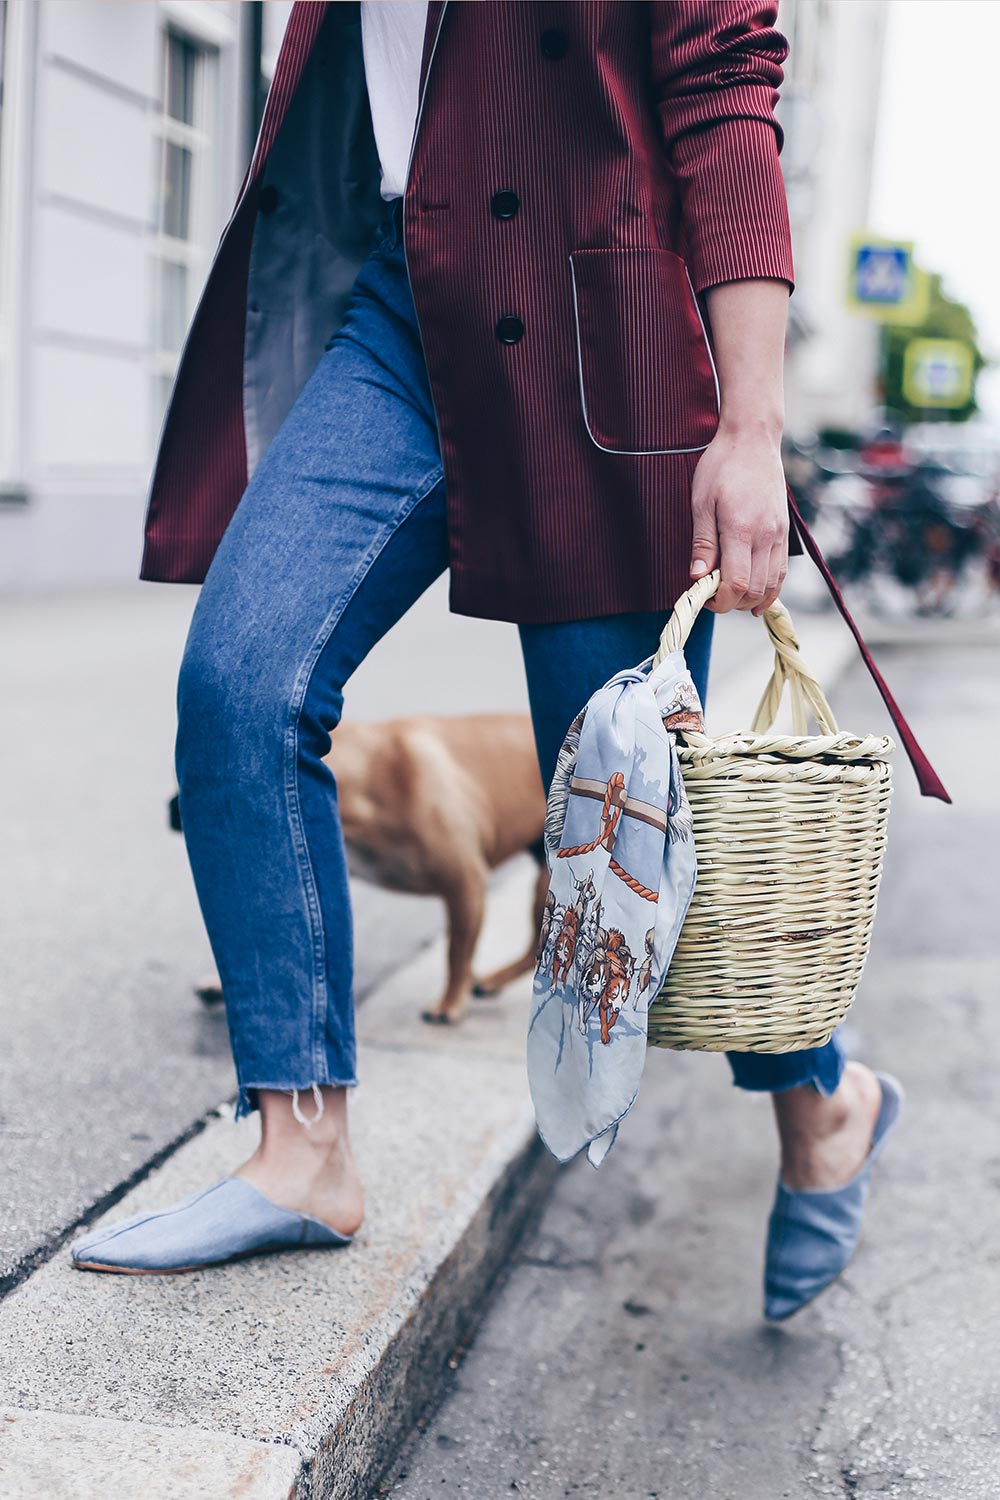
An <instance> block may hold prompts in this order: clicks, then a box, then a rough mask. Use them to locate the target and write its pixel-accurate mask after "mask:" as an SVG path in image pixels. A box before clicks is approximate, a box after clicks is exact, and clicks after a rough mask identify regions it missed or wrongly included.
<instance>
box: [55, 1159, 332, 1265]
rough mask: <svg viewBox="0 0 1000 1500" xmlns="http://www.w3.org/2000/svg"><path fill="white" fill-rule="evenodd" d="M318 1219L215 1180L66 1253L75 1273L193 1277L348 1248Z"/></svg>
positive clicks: (239, 1182) (247, 1187) (228, 1180)
mask: <svg viewBox="0 0 1000 1500" xmlns="http://www.w3.org/2000/svg"><path fill="white" fill-rule="evenodd" d="M352 1238H353V1236H352V1235H349V1234H339V1233H338V1232H337V1230H336V1229H331V1228H330V1227H329V1226H328V1225H327V1224H323V1223H322V1222H321V1221H320V1220H319V1219H312V1218H310V1217H309V1216H308V1215H307V1214H299V1213H294V1212H293V1211H292V1210H291V1209H288V1208H279V1207H278V1205H277V1204H276V1203H272V1202H271V1200H270V1198H265V1196H264V1194H263V1193H262V1192H260V1191H259V1189H257V1188H255V1187H254V1186H253V1184H252V1183H249V1182H247V1180H246V1179H245V1178H244V1177H223V1178H221V1179H220V1181H219V1182H216V1183H213V1184H212V1186H211V1187H207V1188H202V1190H201V1191H200V1192H198V1193H192V1194H191V1196H190V1197H188V1198H182V1199H181V1200H180V1201H179V1202H178V1203H174V1204H172V1205H171V1207H170V1208H164V1209H161V1210H160V1211H159V1212H158V1213H151V1214H150V1213H146V1214H135V1215H133V1216H132V1218H129V1219H119V1220H117V1222H116V1223H113V1224H108V1225H107V1226H106V1227H105V1228H103V1229H96V1230H94V1231H93V1233H91V1234H85V1235H82V1236H81V1238H80V1239H78V1240H74V1242H73V1243H72V1245H70V1255H71V1257H72V1261H73V1265H74V1266H75V1267H76V1269H77V1270H78V1271H119V1272H121V1273H123V1274H131V1275H135V1276H142V1275H147V1276H151V1275H155V1274H156V1273H157V1272H173V1271H198V1270H200V1269H201V1267H202V1266H217V1265H219V1264H220V1263H221V1262H223V1261H227V1260H239V1259H241V1258H242V1257H243V1256H246V1255H259V1254H262V1253H264V1252H266V1251H269V1250H293V1249H299V1248H304V1247H306V1246H333V1245H349V1244H350V1243H351V1240H352Z"/></svg>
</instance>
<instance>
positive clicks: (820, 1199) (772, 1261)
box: [764, 1073, 903, 1322]
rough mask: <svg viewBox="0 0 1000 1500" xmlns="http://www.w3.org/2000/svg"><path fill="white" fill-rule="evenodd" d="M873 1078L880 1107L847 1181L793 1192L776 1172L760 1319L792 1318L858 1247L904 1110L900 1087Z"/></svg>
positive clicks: (885, 1079)
mask: <svg viewBox="0 0 1000 1500" xmlns="http://www.w3.org/2000/svg"><path fill="white" fill-rule="evenodd" d="M875 1076H876V1077H877V1079H878V1081H879V1083H880V1084H881V1086H882V1104H881V1107H880V1109H879V1112H878V1116H877V1118H876V1120H875V1128H874V1130H873V1131H872V1144H871V1147H870V1149H869V1152H868V1155H867V1157H866V1158H865V1161H864V1163H863V1165H862V1166H861V1167H860V1168H859V1169H858V1171H857V1172H856V1173H855V1175H854V1176H853V1177H852V1178H851V1180H850V1182H846V1183H845V1184H844V1186H843V1187H839V1188H826V1189H824V1188H803V1189H801V1190H800V1191H799V1192H793V1191H792V1190H791V1189H790V1188H787V1187H786V1186H785V1184H784V1183H783V1182H782V1180H781V1176H780V1174H779V1177H778V1191H777V1194H776V1196H775V1200H774V1207H773V1208H772V1210H771V1218H770V1221H769V1223H768V1226H767V1255H766V1260H765V1266H764V1316H765V1318H768V1319H769V1320H770V1321H772V1322H778V1321H780V1320H781V1319H783V1318H789V1317H791V1315H792V1313H795V1312H798V1310H799V1308H800V1307H805V1305H806V1303H807V1302H811V1301H812V1300H813V1298H814V1297H818V1296H819V1294H820V1292H822V1291H824V1290H825V1289H826V1288H827V1287H828V1286H829V1285H830V1283H831V1281H835V1280H836V1279H837V1277H838V1276H839V1275H840V1273H841V1272H842V1271H843V1270H844V1269H845V1267H846V1266H847V1263H848V1261H849V1260H850V1259H851V1257H852V1255H853V1254H854V1252H855V1250H856V1249H857V1245H858V1240H859V1238H860V1236H861V1221H862V1219H863V1217H864V1211H865V1203H866V1201H867V1198H868V1189H869V1187H870V1185H871V1174H872V1168H873V1167H874V1166H875V1163H876V1162H877V1161H878V1158H879V1156H880V1155H881V1154H882V1150H883V1148H884V1146H885V1143H886V1141H887V1140H888V1139H889V1136H890V1134H891V1132H892V1129H893V1127H894V1126H895V1124H896V1122H897V1121H898V1119H899V1116H900V1113H901V1111H902V1108H903V1087H902V1084H900V1083H899V1081H898V1080H897V1079H895V1078H892V1077H891V1076H890V1075H889V1074H888V1073H877V1074H876V1075H875Z"/></svg>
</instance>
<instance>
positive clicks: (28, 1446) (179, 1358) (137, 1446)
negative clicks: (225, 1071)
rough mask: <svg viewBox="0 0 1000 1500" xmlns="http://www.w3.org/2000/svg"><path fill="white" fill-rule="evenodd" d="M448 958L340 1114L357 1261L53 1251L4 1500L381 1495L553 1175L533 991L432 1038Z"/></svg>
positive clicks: (172, 1173) (160, 1198) (138, 1205)
mask: <svg viewBox="0 0 1000 1500" xmlns="http://www.w3.org/2000/svg"><path fill="white" fill-rule="evenodd" d="M755 623H756V622H755ZM801 624H802V630H801V635H802V639H803V650H804V653H805V655H806V659H807V660H808V661H809V662H810V665H811V666H812V667H813V670H814V671H816V673H817V675H818V676H819V677H820V680H821V682H822V683H823V685H824V687H825V688H827V689H828V690H829V689H832V688H833V687H834V686H835V683H836V678H837V677H838V676H839V675H840V673H841V672H842V671H843V669H844V668H845V667H846V666H847V665H848V664H849V663H850V661H851V660H852V658H853V652H854V643H853V641H852V640H851V638H850V636H849V635H848V633H847V631H846V630H844V629H843V627H842V625H841V623H840V621H839V620H831V619H829V618H828V617H805V618H804V620H803V621H802V622H801ZM760 663H761V669H760V671H759V672H758V670H757V667H756V665H755V666H754V669H753V670H752V671H746V670H744V669H743V666H742V664H741V667H740V670H738V671H734V672H732V673H730V674H728V675H724V676H723V677H722V679H721V681H720V682H719V684H718V686H717V688H716V690H715V694H714V699H715V701H714V702H713V704H712V706H711V708H710V719H711V721H712V722H711V724H710V728H711V731H712V732H721V731H722V729H724V728H726V727H728V726H729V725H734V726H736V725H738V726H739V727H745V726H746V724H747V723H749V717H747V715H746V711H745V706H744V700H748V701H750V705H751V707H750V712H752V708H753V706H754V705H755V704H756V700H757V698H758V697H759V695H760V691H761V690H762V688H763V686H764V681H765V680H766V674H767V671H769V670H770V660H769V653H768V652H767V650H766V645H765V647H764V648H763V650H762V653H761V657H760ZM533 880H534V870H533V866H531V864H530V861H528V860H527V859H524V860H523V861H519V862H518V863H517V864H516V865H514V866H512V868H511V871H510V874H509V875H508V876H506V877H505V878H503V879H501V880H500V881H499V882H498V884H497V887H496V889H495V890H494V892H493V895H492V899H491V903H490V912H489V914H488V918H487V929H486V932H485V933H484V939H483V948H482V949H481V958H482V961H484V962H486V963H489V962H490V960H491V958H493V957H495V958H496V960H497V961H503V959H504V958H505V957H508V958H509V956H510V949H511V947H513V946H518V945H519V944H520V941H521V929H522V928H526V926H527V922H528V912H529V909H530V889H531V886H532V885H533ZM513 933H516V934H517V943H516V944H515V943H514V941H513V939H512V934H513ZM443 963H444V959H443V945H442V944H441V943H440V942H438V943H436V944H434V945H433V946H432V947H431V948H428V949H426V950H424V951H423V952H422V953H419V954H417V955H416V956H415V957H414V959H413V960H412V961H411V962H409V963H408V964H407V966H406V967H405V968H404V969H403V970H401V971H399V972H398V973H396V974H395V975H393V976H392V977H391V978H390V979H389V980H387V981H385V982H383V984H382V985H380V986H379V987H378V988H377V990H376V991H375V992H374V993H373V994H372V995H371V996H370V997H369V999H368V1000H367V1001H366V1003H365V1004H364V1006H362V1007H361V1009H360V1011H359V1015H358V1035H359V1047H360V1051H361V1070H360V1072H361V1076H362V1078H363V1080H364V1083H363V1085H362V1087H360V1088H359V1089H358V1091H357V1098H356V1100H355V1102H354V1109H353V1111H352V1118H353V1119H354V1121H355V1130H354V1133H355V1136H356V1139H357V1142H358V1147H359V1156H360V1158H361V1166H362V1172H363V1175H364V1177H365V1179H366V1181H367V1182H369V1184H370V1189H369V1220H368V1224H367V1225H366V1228H365V1230H364V1231H363V1232H362V1234H361V1235H360V1236H359V1242H358V1244H357V1245H355V1246H353V1247H352V1248H351V1249H350V1250H347V1251H338V1252H337V1253H336V1254H335V1255H329V1254H327V1255H324V1254H321V1253H317V1252H312V1253H310V1252H294V1253H290V1254H287V1255H283V1256H272V1257H258V1258H256V1259H254V1260H248V1261H244V1262H240V1263H237V1264H234V1265H231V1266H227V1267H221V1268H216V1269H215V1270H211V1271H206V1272H199V1273H195V1274H193V1275H188V1276H181V1277H109V1276H99V1275H93V1274H90V1275H83V1274H81V1273H79V1272H76V1271H74V1270H72V1268H71V1267H70V1266H69V1263H68V1257H67V1254H66V1252H65V1250H63V1251H60V1252H59V1254H58V1255H57V1256H56V1257H55V1258H54V1259H53V1260H51V1261H50V1262H49V1263H48V1264H47V1265H45V1266H43V1267H41V1268H40V1269H39V1270H37V1271H36V1272H34V1273H33V1274H32V1275H31V1276H29V1277H28V1278H27V1280H26V1281H25V1282H24V1283H23V1284H22V1285H21V1286H20V1287H18V1288H17V1289H16V1290H15V1291H14V1292H13V1293H12V1294H11V1295H10V1296H9V1297H8V1298H7V1299H6V1300H5V1301H4V1302H3V1304H2V1305H0V1392H2V1398H0V1399H3V1400H4V1401H6V1402H7V1403H8V1406H7V1408H6V1410H5V1411H4V1412H0V1438H2V1441H0V1493H2V1494H3V1496H4V1500H29V1497H30V1500H34V1497H35V1496H36V1495H38V1494H40V1493H41V1494H44V1495H45V1496H46V1500H104V1496H105V1495H106V1494H107V1493H110V1492H116V1491H120V1490H123V1489H127V1488H129V1487H130V1485H129V1481H130V1480H134V1481H135V1483H136V1485H137V1486H138V1484H139V1483H140V1482H141V1487H142V1491H143V1494H144V1496H145V1497H146V1500H237V1497H239V1500H318V1497H320V1496H323V1497H329V1500H364V1497H367V1496H368V1495H369V1494H370V1493H371V1490H372V1488H373V1486H374V1485H375V1484H376V1483H377V1481H378V1479H379V1477H380V1476H381V1475H382V1474H383V1473H384V1472H385V1471H386V1468H387V1467H388V1465H389V1464H390V1463H391V1460H392V1458H393V1456H394V1454H395V1452H396V1451H397V1449H398V1447H399V1444H400V1443H401V1441H402V1439H403V1438H404V1437H405V1436H406V1435H407V1433H408V1432H409V1431H410V1430H411V1429H412V1427H413V1425H414V1423H415V1421H416V1419H417V1417H418V1416H419V1414H420V1412H421V1410H422V1409H423V1408H425V1407H426V1405H427V1403H428V1402H429V1401H430V1400H432V1398H433V1397H434V1396H435V1394H436V1392H437V1390H438V1388H439V1383H440V1380H441V1377H442V1375H443V1372H444V1370H445V1368H446V1365H447V1362H448V1361H449V1358H450V1356H452V1355H453V1354H455V1352H456V1351H457V1350H458V1349H459V1348H460V1346H461V1344H462V1343H463V1341H465V1340H466V1339H467V1338H468V1336H469V1335H470V1333H471V1332H472V1330H473V1329H474V1328H475V1326H476V1324H477V1323H478V1321H479V1318H480V1316H481V1314H482V1311H483V1303H484V1299H485V1296H486V1294H487V1292H488V1290H489V1288H490V1286H491V1284H492V1283H493V1281H494V1279H495V1277H496V1275H497V1273H498V1272H499V1271H500V1269H501V1268H502V1267H503V1265H504V1263H505V1262H506V1260H507V1258H508V1256H509V1255H510V1253H511V1251H512V1249H513V1247H514V1246H515V1245H516V1243H517V1241H518V1238H519V1237H520V1235H521V1233H522V1231H523V1229H524V1228H525V1226H526V1224H527V1223H528V1222H529V1220H530V1218H531V1217H532V1215H533V1214H534V1212H535V1211H536V1210H538V1209H539V1208H540V1207H541V1205H542V1203H543V1201H544V1200H545V1198H546V1196H547V1194H548V1191H549V1189H550V1187H551V1185H552V1183H553V1182H554V1180H555V1178H556V1176H557V1174H558V1171H559V1168H558V1166H557V1164H556V1163H555V1161H554V1160H553V1159H552V1158H551V1157H550V1156H549V1154H548V1153H547V1152H546V1151H545V1149H544V1147H543V1146H542V1145H541V1143H540V1141H539V1140H538V1138H537V1135H536V1133H535V1129H534V1120H533V1114H532V1111H531V1107H530V1100H529V1099H528V1095H527V1085H526V1079H525V1075H524V1064H523V1049H524V1030H525V1025H526V1018H527V1010H528V1003H529V995H530V980H525V981H524V982H523V983H522V984H521V985H518V986H516V987H514V988H513V989H512V990H511V991H510V992H509V993H508V994H507V995H506V996H505V997H504V998H503V999H502V1000H499V1001H477V1002H475V1004H474V1005H473V1006H472V1009H471V1012H470V1015H469V1018H468V1020H467V1021H466V1023H465V1024H464V1025H463V1026H462V1027H460V1028H458V1029H457V1030H452V1029H450V1028H428V1027H427V1026H426V1025H424V1024H423V1023H422V1022H421V1021H420V1019H419V1010H420V1007H421V1004H423V1003H426V1000H427V998H428V996H431V995H433V994H435V993H436V992H437V990H438V988H439V985H440V982H441V978H442V975H443ZM255 1134H256V1123H255V1122H254V1121H253V1120H244V1121H241V1122H239V1124H238V1125H234V1124H233V1123H232V1120H231V1118H230V1117H228V1116H227V1117H226V1118H221V1119H215V1120H211V1121H210V1122H209V1123H208V1125H207V1126H206V1128H205V1129H204V1130H203V1131H202V1132H200V1134H198V1135H197V1136H196V1137H195V1138H193V1139H191V1140H189V1141H188V1142H187V1143H186V1144H185V1145H184V1146H182V1147H181V1148H180V1150H179V1151H177V1152H176V1153H175V1154H174V1156H173V1157H172V1158H170V1160H168V1161H167V1162H165V1163H164V1164H163V1165H162V1166H160V1167H159V1168H158V1169H157V1170H156V1171H155V1172H154V1173H152V1174H151V1175H150V1176H149V1177H148V1178H147V1179H145V1180H144V1181H143V1182H142V1183H140V1184H139V1185H138V1186H137V1187H135V1188H133V1189H132V1190H131V1191H130V1192H129V1193H128V1194H126V1195H125V1197H124V1198H123V1199H122V1201H121V1202H119V1203H117V1204H116V1206H115V1208H114V1210H113V1212H112V1213H110V1214H108V1215H105V1217H106V1218H109V1219H110V1218H117V1217H119V1216H122V1215H125V1214H129V1213H134V1212H145V1211H148V1210H150V1209H156V1208H158V1207H160V1206H163V1205H165V1204H166V1203H169V1202H171V1201H173V1199H175V1198H176V1197H177V1196H180V1194H181V1193H183V1192H188V1191H191V1190H192V1189H193V1188H194V1187H197V1186H199V1185H202V1184H204V1183H205V1182H208V1181H210V1180H212V1176H213V1175H214V1176H220V1175H224V1174H225V1173H226V1172H228V1171H231V1170H232V1169H233V1168H234V1167H235V1165H236V1164H237V1163H238V1162H239V1161H240V1160H241V1159H242V1158H243V1157H244V1156H245V1155H246V1154H247V1149H248V1146H249V1148H250V1149H252V1145H253V1140H254V1137H255Z"/></svg>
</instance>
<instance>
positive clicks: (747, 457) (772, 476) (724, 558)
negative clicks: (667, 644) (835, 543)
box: [691, 426, 788, 616]
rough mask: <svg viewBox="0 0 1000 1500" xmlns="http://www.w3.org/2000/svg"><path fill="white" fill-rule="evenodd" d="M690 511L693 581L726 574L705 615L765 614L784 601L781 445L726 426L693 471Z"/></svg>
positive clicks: (785, 567)
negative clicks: (709, 612) (738, 611)
mask: <svg viewBox="0 0 1000 1500" xmlns="http://www.w3.org/2000/svg"><path fill="white" fill-rule="evenodd" d="M691 509H692V513H693V518H694V543H693V546H692V549H691V576H692V578H701V577H702V576H703V575H704V574H705V573H710V572H711V571H712V569H713V568H721V570H722V582H721V584H720V585H719V590H718V592H717V594H716V595H715V598H714V599H712V600H710V601H709V603H708V604H707V605H706V606H705V607H706V609H711V610H714V611H715V612H716V613H717V614H725V613H726V612H727V611H728V610H731V609H748V610H751V611H752V612H753V613H754V614H755V615H758V616H759V615H762V614H763V613H764V610H765V609H767V608H768V607H769V606H770V605H772V604H773V603H774V601H775V599H777V597H778V595H779V593H780V592H781V585H782V584H783V582H784V581H785V574H786V573H787V571H788V501H787V497H786V494H785V475H784V470H783V468H782V465H781V446H780V441H775V440H774V439H773V438H771V437H770V436H768V435H767V434H764V433H741V432H731V431H729V430H728V429H725V428H723V427H721V426H720V428H719V430H718V431H717V433H716V435H715V437H714V438H713V439H712V441H711V442H710V443H709V445H708V447H707V448H706V449H705V451H704V453H703V454H702V456H701V458H700V459H699V460H698V466H697V468H696V469H695V471H694V481H693V484H692V489H691Z"/></svg>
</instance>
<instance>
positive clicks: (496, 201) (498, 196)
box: [490, 188, 521, 219]
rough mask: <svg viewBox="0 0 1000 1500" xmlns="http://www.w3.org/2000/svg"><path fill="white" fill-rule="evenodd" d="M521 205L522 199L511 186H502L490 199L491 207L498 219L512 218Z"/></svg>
mask: <svg viewBox="0 0 1000 1500" xmlns="http://www.w3.org/2000/svg"><path fill="white" fill-rule="evenodd" d="M520 207H521V200H520V199H519V198H518V196H517V194H516V193H512V192H511V190H510V188H502V189H501V190H500V192H499V193H494V194H493V197H492V198H491V199H490V208H491V209H492V210H493V215H494V218H497V219H512V218H513V217H514V215H515V214H516V213H517V211H518V209H519V208H520Z"/></svg>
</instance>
